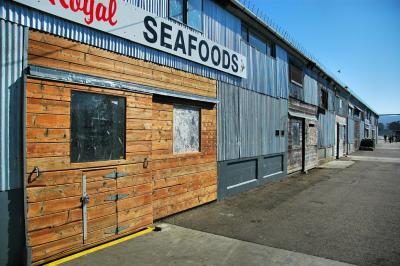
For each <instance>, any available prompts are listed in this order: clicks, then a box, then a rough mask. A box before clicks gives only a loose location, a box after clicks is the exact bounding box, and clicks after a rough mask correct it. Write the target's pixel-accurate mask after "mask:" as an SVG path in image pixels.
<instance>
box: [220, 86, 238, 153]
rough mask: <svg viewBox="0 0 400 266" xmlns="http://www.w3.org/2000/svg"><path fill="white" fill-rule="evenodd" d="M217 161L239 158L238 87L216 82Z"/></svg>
mask: <svg viewBox="0 0 400 266" xmlns="http://www.w3.org/2000/svg"><path fill="white" fill-rule="evenodd" d="M218 100H219V103H218V105H217V109H218V112H217V117H218V130H217V134H218V138H217V143H218V145H217V146H218V148H217V152H218V161H225V160H232V159H236V158H239V88H238V87H236V86H233V85H229V84H226V83H223V82H219V83H218Z"/></svg>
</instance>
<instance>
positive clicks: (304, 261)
mask: <svg viewBox="0 0 400 266" xmlns="http://www.w3.org/2000/svg"><path fill="white" fill-rule="evenodd" d="M159 226H160V227H161V228H162V231H161V232H152V233H150V234H148V235H144V236H141V237H138V238H136V239H133V240H130V241H127V242H124V243H122V244H119V245H116V246H113V247H110V248H107V249H104V250H101V251H98V252H96V253H93V254H90V255H87V256H84V257H81V258H79V259H77V260H73V261H70V262H69V263H65V264H63V265H71V266H73V265H80V266H92V265H96V266H100V265H118V266H131V265H148V266H152V265H171V266H172V265H182V266H183V265H196V266H203V265H221V266H223V265H226V266H228V265H237V266H243V265H275V266H287V265H296V266H345V265H349V264H345V263H340V262H336V261H332V260H328V259H323V258H318V257H314V256H310V255H306V254H301V253H298V252H292V251H287V250H282V249H276V248H271V247H267V246H263V245H258V244H254V243H250V242H245V241H240V240H236V239H232V238H227V237H223V236H217V235H213V234H209V233H204V232H200V231H195V230H191V229H186V228H183V227H180V226H175V225H170V224H160V225H159Z"/></svg>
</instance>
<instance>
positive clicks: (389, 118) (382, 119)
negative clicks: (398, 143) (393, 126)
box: [378, 115, 400, 136]
mask: <svg viewBox="0 0 400 266" xmlns="http://www.w3.org/2000/svg"><path fill="white" fill-rule="evenodd" d="M395 121H400V115H379V123H382V124H384V125H385V129H384V130H383V131H381V130H380V131H378V133H379V135H380V136H382V135H384V134H391V132H390V131H389V130H388V125H389V124H390V123H392V122H395Z"/></svg>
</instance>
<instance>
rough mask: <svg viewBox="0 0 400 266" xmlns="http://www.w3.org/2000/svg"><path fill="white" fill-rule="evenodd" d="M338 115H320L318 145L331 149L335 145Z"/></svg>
mask: <svg viewBox="0 0 400 266" xmlns="http://www.w3.org/2000/svg"><path fill="white" fill-rule="evenodd" d="M335 126H336V115H335V114H334V113H332V112H329V111H327V112H325V114H322V113H320V114H319V116H318V145H319V147H324V148H326V147H330V146H333V145H335Z"/></svg>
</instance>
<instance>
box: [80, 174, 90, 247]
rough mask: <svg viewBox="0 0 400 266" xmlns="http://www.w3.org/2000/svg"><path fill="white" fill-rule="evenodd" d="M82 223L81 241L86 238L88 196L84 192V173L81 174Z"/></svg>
mask: <svg viewBox="0 0 400 266" xmlns="http://www.w3.org/2000/svg"><path fill="white" fill-rule="evenodd" d="M81 201H82V225H83V241H85V240H86V239H87V231H88V230H87V204H88V203H89V197H88V196H87V194H86V175H83V176H82V197H81Z"/></svg>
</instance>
